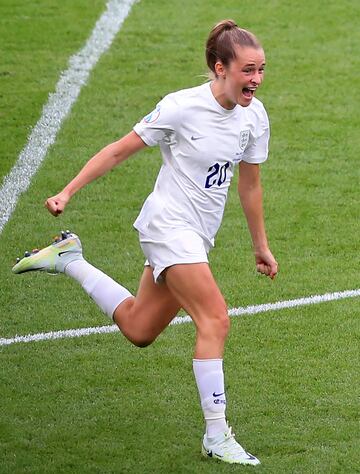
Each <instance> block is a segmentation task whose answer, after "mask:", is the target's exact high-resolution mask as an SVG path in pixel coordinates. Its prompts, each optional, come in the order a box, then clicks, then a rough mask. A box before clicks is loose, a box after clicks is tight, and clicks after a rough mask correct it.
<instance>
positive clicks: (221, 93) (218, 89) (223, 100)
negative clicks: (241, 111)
mask: <svg viewBox="0 0 360 474" xmlns="http://www.w3.org/2000/svg"><path fill="white" fill-rule="evenodd" d="M210 88H211V92H212V94H213V96H214V97H215V99H216V100H217V101H218V102H219V104H220V105H221V107H224V109H227V110H231V109H233V108H234V107H235V106H236V103H235V102H233V101H232V100H231V99H229V97H228V96H227V94H226V92H225V87H224V81H223V79H219V78H216V79H214V80H213V81H212V82H211V84H210Z"/></svg>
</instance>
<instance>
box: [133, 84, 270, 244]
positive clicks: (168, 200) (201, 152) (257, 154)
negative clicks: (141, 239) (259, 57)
mask: <svg viewBox="0 0 360 474" xmlns="http://www.w3.org/2000/svg"><path fill="white" fill-rule="evenodd" d="M134 131H135V132H136V133H137V134H138V135H139V136H140V137H141V138H142V140H143V141H144V142H145V143H146V144H147V145H149V146H154V145H157V144H159V145H160V150H161V154H162V159H163V164H162V166H161V169H160V172H159V175H158V177H157V180H156V183H155V187H154V190H153V192H152V193H151V194H150V195H149V197H148V198H147V199H146V201H145V203H144V205H143V207H142V209H141V212H140V214H139V216H138V218H137V219H136V221H135V223H134V227H135V228H136V229H137V230H138V231H139V232H140V233H141V234H143V235H145V236H147V237H149V238H150V239H151V238H152V239H156V240H166V239H167V238H168V236H169V235H171V234H172V233H174V232H176V231H178V230H180V229H181V230H184V229H191V230H193V231H195V232H197V233H198V234H199V235H200V236H202V237H203V238H204V239H205V241H206V242H207V243H208V245H209V246H213V245H214V237H215V235H216V232H217V231H218V229H219V226H220V224H221V220H222V216H223V213H224V208H225V203H226V198H227V193H228V188H229V185H230V181H231V178H232V176H233V173H234V167H235V165H236V164H237V163H239V162H240V161H242V160H243V161H246V162H248V163H262V162H264V161H265V160H266V159H267V155H268V142H269V121H268V117H267V114H266V111H265V108H264V106H263V105H262V103H261V102H260V101H259V100H258V99H256V98H253V99H252V102H251V104H250V105H249V106H248V107H241V106H240V105H236V106H235V108H234V109H232V110H227V109H224V108H223V107H222V106H221V105H220V104H219V103H218V102H217V100H216V99H215V97H214V96H213V94H212V91H211V88H210V83H206V84H203V85H201V86H198V87H194V88H191V89H185V90H181V91H178V92H174V93H172V94H169V95H167V96H166V97H165V98H164V99H163V100H161V102H159V104H158V105H157V107H156V108H155V110H154V111H153V112H151V113H150V114H149V115H147V116H146V117H144V119H143V120H142V121H141V122H140V123H137V124H136V125H135V126H134Z"/></svg>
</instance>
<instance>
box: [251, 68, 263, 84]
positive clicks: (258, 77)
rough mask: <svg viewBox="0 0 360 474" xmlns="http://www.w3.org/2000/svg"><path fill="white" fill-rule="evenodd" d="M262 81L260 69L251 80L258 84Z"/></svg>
mask: <svg viewBox="0 0 360 474" xmlns="http://www.w3.org/2000/svg"><path fill="white" fill-rule="evenodd" d="M261 81H262V75H261V74H260V73H259V71H255V72H254V75H253V76H252V78H251V82H252V83H253V84H254V85H256V86H258V85H259V84H261Z"/></svg>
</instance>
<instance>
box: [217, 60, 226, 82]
mask: <svg viewBox="0 0 360 474" xmlns="http://www.w3.org/2000/svg"><path fill="white" fill-rule="evenodd" d="M215 74H216V77H222V78H223V79H225V67H224V65H223V63H222V62H221V61H216V63H215Z"/></svg>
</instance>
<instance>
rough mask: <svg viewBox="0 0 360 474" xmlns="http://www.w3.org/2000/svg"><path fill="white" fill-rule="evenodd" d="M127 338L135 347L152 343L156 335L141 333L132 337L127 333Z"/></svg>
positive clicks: (142, 346)
mask: <svg viewBox="0 0 360 474" xmlns="http://www.w3.org/2000/svg"><path fill="white" fill-rule="evenodd" d="M126 337H127V339H128V340H129V341H130V342H131V343H132V344H134V346H136V347H140V348H145V347H148V346H150V344H152V343H153V342H154V341H155V339H156V337H143V336H141V335H136V336H134V337H132V336H129V335H127V336H126Z"/></svg>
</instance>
